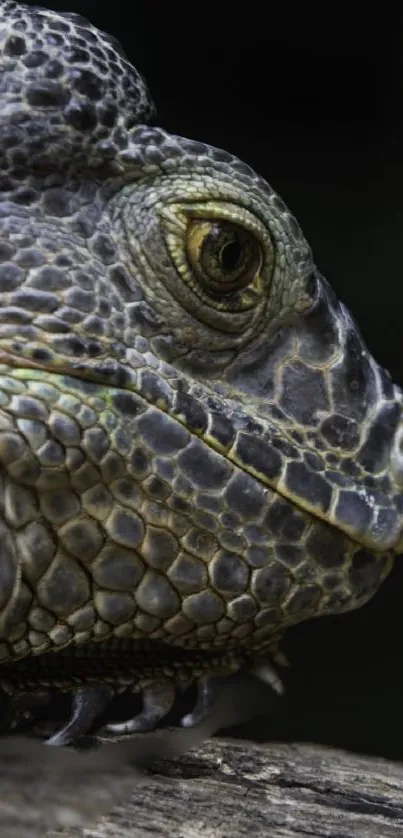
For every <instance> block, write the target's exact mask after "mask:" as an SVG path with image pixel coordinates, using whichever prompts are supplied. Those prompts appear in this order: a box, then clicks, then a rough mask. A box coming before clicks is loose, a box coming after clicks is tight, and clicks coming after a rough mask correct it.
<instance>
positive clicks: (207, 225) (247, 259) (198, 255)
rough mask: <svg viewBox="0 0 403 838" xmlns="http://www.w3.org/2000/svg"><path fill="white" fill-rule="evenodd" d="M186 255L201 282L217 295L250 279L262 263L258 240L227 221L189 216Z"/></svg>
mask: <svg viewBox="0 0 403 838" xmlns="http://www.w3.org/2000/svg"><path fill="white" fill-rule="evenodd" d="M186 249H187V258H188V261H189V264H190V267H191V268H192V271H193V272H194V273H195V274H196V276H197V277H198V279H199V281H200V282H201V284H202V286H203V287H204V288H205V289H206V290H207V291H210V292H213V293H214V294H219V295H226V294H231V293H233V292H234V291H239V290H241V289H243V288H246V287H247V286H248V285H250V284H251V283H253V281H254V279H255V277H256V274H257V272H258V271H259V270H260V267H261V264H262V251H261V246H260V243H259V241H258V240H257V239H256V237H255V236H254V235H253V233H251V232H250V231H249V230H245V229H244V228H243V227H240V226H239V225H237V224H233V223H232V222H230V221H208V220H206V219H192V221H191V222H190V224H189V227H188V230H187V241H186Z"/></svg>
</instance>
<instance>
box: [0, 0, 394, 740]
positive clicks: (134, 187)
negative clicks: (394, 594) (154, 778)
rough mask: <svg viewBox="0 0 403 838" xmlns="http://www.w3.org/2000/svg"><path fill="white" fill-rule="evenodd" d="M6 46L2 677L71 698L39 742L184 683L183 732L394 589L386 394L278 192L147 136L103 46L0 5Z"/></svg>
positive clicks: (2, 119)
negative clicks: (226, 693) (288, 651)
mask: <svg viewBox="0 0 403 838" xmlns="http://www.w3.org/2000/svg"><path fill="white" fill-rule="evenodd" d="M0 51H1V58H0V70H1V75H0V104H1V110H0V114H1V115H0V155H1V177H0V300H1V308H0V364H1V367H0V466H1V472H0V479H1V484H2V491H1V493H0V514H1V519H0V526H1V535H2V538H1V544H0V550H1V563H0V656H1V661H2V663H1V666H0V683H1V684H2V685H3V690H4V691H5V693H8V694H9V695H10V696H11V707H12V711H13V712H14V711H15V712H17V711H16V708H17V706H18V695H21V694H22V695H23V696H24V697H25V699H26V697H27V694H28V695H29V694H31V693H32V694H34V693H35V692H38V691H40V690H42V691H44V692H47V691H50V692H52V691H53V690H75V689H77V684H78V685H80V689H79V691H78V693H77V694H76V696H75V699H74V706H73V720H72V721H71V722H70V724H69V725H68V726H67V728H65V729H64V730H63V731H62V734H59V735H56V736H55V737H54V738H53V740H52V741H53V743H56V744H63V743H66V742H70V741H74V740H76V739H77V738H79V736H80V735H81V734H83V733H85V732H86V731H87V729H90V728H92V727H93V726H94V723H95V721H96V716H97V714H99V713H100V712H101V710H102V709H103V708H104V707H106V705H107V703H108V700H109V698H110V696H111V695H112V693H113V692H115V691H119V690H122V689H124V688H125V687H127V686H128V685H129V686H130V688H131V689H134V690H142V691H143V698H144V712H143V714H142V715H141V717H140V718H138V717H137V719H135V720H134V721H133V720H132V721H131V722H129V723H128V724H127V725H126V726H124V727H123V728H122V727H120V728H116V727H115V728H114V732H120V733H122V732H127V731H128V732H131V731H133V730H137V729H142V730H145V729H147V728H150V727H152V726H153V725H154V724H155V723H156V721H157V720H158V718H160V717H162V716H163V715H164V713H165V712H166V711H167V710H168V709H169V706H170V705H171V703H172V701H173V698H174V688H175V686H176V685H182V686H184V685H186V684H188V683H191V682H192V681H193V680H195V679H197V678H200V681H199V702H198V705H197V708H196V711H195V713H194V714H193V716H192V717H191V718H190V719H188V720H187V723H191V722H194V721H197V720H198V719H199V718H200V717H201V716H202V715H203V714H204V713H205V712H207V711H208V709H209V705H210V704H211V693H212V687H213V685H214V683H215V676H218V675H220V674H223V673H225V672H229V671H233V670H235V669H237V668H238V667H240V666H241V665H244V664H246V665H247V666H249V668H250V669H252V670H253V669H255V670H256V671H258V672H260V674H262V661H264V660H265V658H266V657H268V655H269V652H270V650H271V651H272V653H273V654H275V649H276V646H277V643H278V638H279V636H280V635H281V634H282V633H283V631H284V629H286V628H287V626H290V625H292V624H295V623H297V622H299V621H301V620H305V619H307V618H309V617H313V616H319V615H321V614H329V613H338V612H342V611H346V610H348V609H352V608H356V607H357V606H359V605H361V604H362V603H364V602H366V601H367V600H368V599H369V597H370V596H372V594H374V593H375V591H376V590H377V588H378V587H379V585H380V583H381V582H382V580H383V579H384V578H385V576H386V575H387V574H388V572H389V571H390V569H391V566H392V562H393V555H394V554H395V553H398V552H402V544H403V542H402V529H403V494H402V481H403V471H402V466H403V464H402V453H401V448H400V443H401V439H402V394H401V391H400V390H399V389H398V388H397V387H396V386H395V385H394V384H393V383H392V381H391V379H390V376H389V375H388V373H386V372H385V371H384V370H383V369H382V368H380V367H379V366H378V364H377V363H376V362H375V361H374V359H373V358H372V357H371V355H370V354H369V352H368V350H367V349H366V347H365V345H364V343H363V341H362V338H361V336H360V333H359V331H358V328H357V326H356V324H355V323H354V321H353V319H352V318H351V316H350V314H349V313H348V311H347V310H346V308H345V307H344V306H343V304H342V303H340V302H339V301H338V300H337V299H336V298H335V296H334V294H333V292H332V290H331V289H330V288H329V286H328V284H327V283H326V281H325V280H324V279H323V278H322V277H321V276H320V275H319V273H318V271H317V270H316V268H315V266H314V263H313V261H312V256H311V252H310V249H309V247H308V245H307V243H306V241H305V239H304V237H303V235H302V233H301V230H300V229H299V227H298V224H297V223H296V221H295V219H294V218H293V217H292V215H291V214H290V212H289V211H288V209H287V208H286V207H285V205H284V204H283V202H282V201H281V199H280V198H279V197H278V196H277V195H276V194H275V192H273V190H272V189H271V188H270V187H269V186H268V185H267V183H265V182H264V181H263V180H262V179H261V178H260V177H258V176H257V175H256V174H255V173H254V172H253V171H252V170H251V169H250V168H249V167H248V166H246V165H245V164H244V163H242V162H241V161H239V160H237V159H236V158H235V157H233V156H232V155H231V154H228V153H227V152H224V151H221V150H217V149H214V148H210V147H209V146H207V145H204V144H202V143H198V142H194V141H193V140H186V139H183V138H181V137H176V136H172V135H169V134H167V133H166V132H165V131H163V130H162V129H161V128H159V127H154V126H150V125H148V124H147V123H148V122H149V120H150V118H151V116H152V114H153V107H152V104H151V101H150V99H149V95H148V92H147V90H146V87H145V85H144V83H143V81H142V80H141V79H140V77H139V76H138V74H137V73H136V71H135V70H134V69H133V68H132V67H131V66H130V64H129V63H128V62H127V60H126V59H125V57H124V56H123V54H122V53H121V51H120V49H119V47H118V45H117V44H116V43H115V42H114V41H113V40H112V39H110V38H109V37H108V36H106V35H104V34H102V33H100V32H98V31H97V30H96V29H95V28H94V27H93V26H91V25H90V24H88V23H87V22H86V21H84V20H82V19H81V18H79V17H78V16H76V15H68V14H67V15H61V14H56V13H55V12H50V11H46V10H43V9H37V8H35V9H33V8H27V7H25V6H23V5H21V4H20V3H15V2H11V0H10V1H9V0H1V2H0ZM62 650H63V651H62ZM267 671H268V672H269V673H270V671H271V670H267ZM266 674H267V673H266ZM268 677H272V678H274V675H272V676H270V675H269V676H268Z"/></svg>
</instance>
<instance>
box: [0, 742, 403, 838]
mask: <svg viewBox="0 0 403 838" xmlns="http://www.w3.org/2000/svg"><path fill="white" fill-rule="evenodd" d="M21 747H22V751H21V752H20V753H18V754H15V753H14V751H15V745H14V744H13V746H12V747H11V748H10V749H8V750H7V747H6V749H5V751H4V746H3V750H2V752H0V834H1V836H2V838H28V836H29V838H37V836H38V838H39V836H41V838H44V836H45V835H48V836H49V838H50V836H52V838H55V836H56V835H57V836H59V838H145V836H147V838H171V836H172V838H173V837H174V836H175V838H243V836H249V835H253V838H263V836H264V838H267V836H270V838H297V836H311V838H312V837H313V836H315V838H352V836H354V838H392V836H393V837H394V838H397V837H398V836H399V838H400V837H401V835H402V833H403V765H402V764H401V763H397V762H390V761H386V760H382V759H379V758H372V757H366V756H361V755H357V754H354V753H347V752H344V751H336V750H333V749H330V748H325V747H319V746H314V745H309V744H295V745H288V744H287V745H285V744H281V743H275V744H265V745H255V744H252V743H250V742H244V741H229V740H220V739H210V740H207V741H206V742H204V743H203V744H201V745H200V744H199V745H197V746H196V747H195V748H194V749H193V750H192V751H191V752H190V753H187V754H186V755H179V756H176V757H175V756H174V757H173V758H172V759H169V760H167V759H163V760H159V761H157V762H154V764H153V766H152V768H148V769H144V768H143V769H139V768H134V767H133V765H132V764H130V759H128V758H127V752H124V751H121V752H119V746H112V748H106V749H105V751H103V749H101V751H100V752H95V753H92V754H90V755H88V754H84V755H81V754H77V753H75V752H71V753H70V752H68V753H66V752H64V754H63V759H62V760H60V751H58V752H57V754H55V752H54V751H52V749H50V748H49V749H46V748H44V747H43V746H41V745H38V744H37V743H35V744H34V745H33V744H32V743H28V744H26V743H22V745H21ZM38 748H40V749H41V750H38ZM178 750H180V748H179V749H178ZM44 753H45V754H46V758H45V757H44V756H43V754H44ZM10 754H11V756H10ZM48 754H49V755H48ZM61 762H63V763H64V764H63V767H61ZM116 801H120V803H119V805H117V806H115V808H114V809H113V810H112V811H110V813H109V814H104V815H100V813H101V812H102V811H104V812H106V811H108V810H111V807H112V806H113V805H114V804H115V803H116ZM60 826H63V827H64V828H63V829H59V830H58V831H56V832H55V831H50V832H48V833H46V829H49V828H50V829H52V828H53V829H54V827H60Z"/></svg>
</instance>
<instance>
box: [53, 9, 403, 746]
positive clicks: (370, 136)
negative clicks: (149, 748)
mask: <svg viewBox="0 0 403 838" xmlns="http://www.w3.org/2000/svg"><path fill="white" fill-rule="evenodd" d="M44 3H45V0H44ZM46 5H47V6H49V7H51V8H53V9H58V10H68V11H76V12H79V13H81V14H83V15H84V16H86V17H88V18H89V19H90V20H91V21H92V22H93V23H94V24H95V25H96V26H98V27H100V28H102V29H105V30H106V31H108V32H109V33H111V34H113V35H115V36H116V37H117V38H118V39H119V40H120V41H121V43H122V44H123V47H124V49H125V51H126V53H127V55H128V56H129V58H130V60H131V61H132V62H133V63H134V64H135V65H136V66H137V68H138V69H139V70H140V71H141V72H142V73H143V74H144V76H145V77H146V79H147V81H148V83H149V85H150V88H151V91H152V94H153V96H154V99H155V102H156V105H157V109H158V116H159V119H158V122H159V124H161V125H162V126H163V127H164V128H166V129H167V130H169V131H172V132H174V133H178V134H182V135H184V136H188V137H193V138H196V139H199V140H204V141H207V142H209V143H211V144H213V145H216V146H221V147H224V148H227V149H228V150H230V151H232V152H234V153H236V154H237V155H239V156H240V157H242V158H244V159H245V160H246V161H247V162H248V163H249V164H250V165H252V166H253V167H254V168H255V169H257V170H258V171H259V172H260V173H261V174H262V175H264V176H265V177H266V179H267V180H269V182H270V183H271V184H272V185H273V186H274V187H275V189H276V190H277V191H278V192H279V193H280V194H281V195H282V197H283V198H284V199H285V201H286V202H287V203H288V205H289V206H290V207H291V209H292V210H293V211H294V213H295V214H296V216H297V217H298V219H299V221H300V224H301V226H302V227H303V229H304V231H305V233H306V235H307V237H308V239H309V241H310V243H311V245H312V247H313V251H314V254H315V257H316V261H317V264H318V266H319V268H320V270H321V271H322V272H323V273H324V274H325V276H326V277H327V278H328V279H329V280H330V282H331V283H332V285H333V286H334V288H335V289H336V291H337V293H338V294H339V296H341V297H342V298H343V299H344V301H345V302H346V303H347V304H348V305H349V306H350V307H351V309H352V310H353V311H354V314H355V316H356V317H357V319H358V321H359V323H360V325H361V329H362V331H363V333H364V336H365V338H366V341H367V343H368V345H369V347H370V349H371V351H372V353H373V354H374V355H375V356H376V358H377V359H378V360H379V361H380V362H381V363H383V364H384V365H385V366H386V367H388V368H389V369H390V370H391V372H392V374H393V376H394V378H395V380H396V381H397V382H399V383H400V384H403V358H402V353H401V347H402V339H401V317H402V312H401V309H402V299H403V247H402V243H403V211H402V196H403V170H402V150H401V147H402V138H403V130H402V124H401V117H400V113H401V109H402V103H403V49H402V47H403V11H402V10H399V8H398V7H397V5H398V4H396V9H395V10H393V4H392V3H387V2H386V3H384V4H379V3H371V2H368V0H367V2H366V3H364V2H362V3H361V2H355V3H354V2H353V3H352V4H351V5H350V6H347V4H346V5H345V6H344V5H343V4H342V3H337V4H333V5H332V4H327V3H324V4H319V3H316V2H312V1H311V2H309V0H307V2H290V1H289V0H276V1H275V2H271V3H270V2H265V3H258V2H256V0H241V2H240V3H239V4H238V5H237V4H235V3H225V2H220V0H216V2H213V3H211V2H204V3H190V2H189V3H187V4H186V5H185V4H181V3H177V2H161V0H155V1H154V2H153V0H136V2H129V0H127V2H123V1H122V0H121V2H119V0H117V1H116V0H115V2H113V3H105V4H104V5H103V4H99V3H97V2H95V0H62V2H59V0H49V2H46ZM399 562H400V564H401V567H399V566H397V568H396V569H395V570H394V572H393V573H392V575H391V577H389V579H388V580H387V581H386V583H385V584H384V585H383V588H382V590H381V591H380V593H379V594H378V596H377V597H375V599H374V600H373V601H372V602H371V603H370V604H368V605H367V606H365V607H364V608H362V609H361V610H359V611H357V612H354V613H352V614H348V615H345V616H342V617H337V618H323V619H321V620H317V621H311V622H310V623H306V624H303V625H301V626H298V627H296V628H295V629H293V630H292V631H290V633H289V636H288V638H287V641H286V644H285V647H286V651H287V652H288V654H289V656H290V658H291V660H292V664H293V666H292V669H291V671H290V673H289V676H288V698H287V700H286V701H285V702H283V703H282V704H281V705H280V708H279V709H278V711H277V713H276V714H275V715H274V716H273V717H272V719H270V718H269V719H267V720H265V721H264V724H262V721H261V720H260V721H259V722H255V723H254V724H251V725H249V726H248V727H247V728H246V729H244V730H243V733H248V734H249V735H251V736H255V737H257V736H263V737H265V738H267V739H268V738H273V737H275V738H283V739H284V738H287V739H290V738H291V739H293V738H294V739H303V740H313V741H320V742H326V743H332V744H336V745H340V746H343V747H348V748H355V749H360V750H364V751H368V752H371V753H380V754H384V755H387V756H390V757H395V758H398V759H403V724H402V719H403V710H402V709H401V708H402V704H403V661H402V654H401V647H402V641H403V608H402V606H403V558H402V559H400V560H398V565H399Z"/></svg>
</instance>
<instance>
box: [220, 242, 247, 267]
mask: <svg viewBox="0 0 403 838" xmlns="http://www.w3.org/2000/svg"><path fill="white" fill-rule="evenodd" d="M241 256H242V245H241V243H240V242H239V241H237V240H236V239H234V240H233V241H232V242H227V244H225V245H224V247H223V248H222V249H221V253H220V259H221V267H222V270H223V271H228V272H230V273H231V272H232V271H235V270H236V268H237V267H238V265H239V262H240V259H241Z"/></svg>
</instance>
